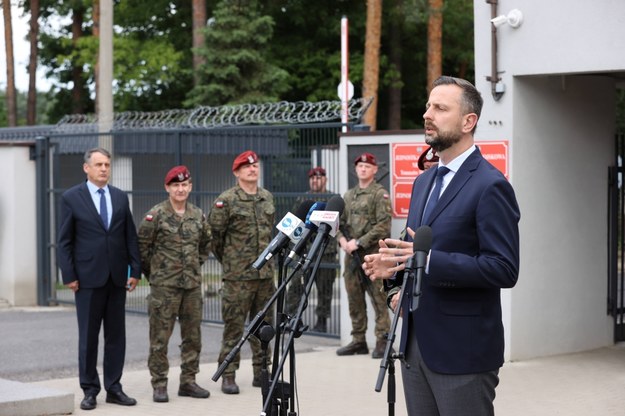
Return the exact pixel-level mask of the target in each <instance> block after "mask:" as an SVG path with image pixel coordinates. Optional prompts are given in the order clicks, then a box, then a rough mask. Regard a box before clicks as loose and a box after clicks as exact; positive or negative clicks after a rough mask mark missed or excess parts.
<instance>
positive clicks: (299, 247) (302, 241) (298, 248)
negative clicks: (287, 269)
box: [284, 201, 326, 266]
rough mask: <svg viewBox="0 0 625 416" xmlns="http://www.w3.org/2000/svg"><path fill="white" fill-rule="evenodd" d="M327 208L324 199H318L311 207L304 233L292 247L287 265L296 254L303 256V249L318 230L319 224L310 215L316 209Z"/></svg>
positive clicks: (285, 263) (322, 209) (286, 261)
mask: <svg viewBox="0 0 625 416" xmlns="http://www.w3.org/2000/svg"><path fill="white" fill-rule="evenodd" d="M325 209H326V203H325V202H323V201H317V202H315V203H314V204H313V205H312V206H311V207H310V210H308V214H307V215H306V222H305V223H304V232H302V235H301V236H300V238H299V240H298V241H297V242H296V243H295V245H294V246H293V248H292V249H291V252H290V253H289V256H288V257H287V259H286V260H285V262H284V265H285V266H288V265H289V264H290V263H291V261H293V258H294V257H295V256H300V257H301V255H302V251H303V250H304V247H306V244H307V243H308V240H310V239H311V238H312V235H313V234H314V233H316V232H317V225H316V224H314V223H312V222H311V221H310V217H311V215H312V213H313V212H314V211H324V210H325Z"/></svg>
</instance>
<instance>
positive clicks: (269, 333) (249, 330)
mask: <svg viewBox="0 0 625 416" xmlns="http://www.w3.org/2000/svg"><path fill="white" fill-rule="evenodd" d="M277 263H278V267H279V269H278V282H279V286H278V288H277V289H276V291H275V292H274V294H273V295H272V296H271V298H270V299H269V300H268V301H267V303H266V304H265V305H264V306H263V308H262V310H260V311H259V312H258V313H257V314H256V316H255V317H254V319H252V321H251V322H250V323H249V324H248V326H247V327H246V328H245V331H244V332H243V336H242V337H241V339H240V340H239V342H237V345H235V347H234V348H233V349H232V350H231V351H230V353H228V355H227V356H226V358H224V360H223V362H222V363H221V364H220V365H219V368H218V369H217V371H215V373H214V374H213V377H212V380H213V381H217V380H219V377H221V375H222V374H223V373H224V371H225V370H226V367H228V365H229V364H230V362H232V360H233V359H234V357H236V355H237V354H238V353H239V352H240V351H241V348H242V347H243V344H245V341H247V340H248V339H249V337H250V335H252V334H253V335H255V336H256V337H257V338H258V339H259V340H260V341H261V347H262V350H263V358H264V359H263V367H262V368H261V391H262V394H263V403H267V402H268V400H267V397H270V398H271V399H274V398H273V397H271V396H268V395H267V394H268V390H267V385H268V384H269V374H268V373H269V372H268V370H267V359H266V356H267V348H268V345H269V341H271V339H272V338H273V337H274V335H275V334H278V336H279V334H280V332H279V330H278V329H276V330H274V329H273V328H272V327H271V325H270V324H269V323H267V322H265V321H264V319H265V317H266V316H267V312H268V311H269V309H270V308H271V306H272V305H273V303H274V302H275V301H276V300H278V299H279V303H278V310H279V311H280V315H282V303H283V299H284V291H285V289H286V286H287V284H288V283H289V281H290V280H291V279H292V277H293V275H294V274H295V273H296V272H297V271H299V269H300V268H301V265H299V264H298V265H297V266H296V267H295V269H294V270H293V272H292V273H291V275H289V276H288V277H287V278H286V279H285V280H284V281H282V265H283V264H284V253H283V251H282V250H281V251H280V252H279V253H278V256H277ZM280 315H279V316H280ZM277 327H279V325H278V326H277ZM275 349H276V350H277V349H278V343H277V342H276V343H275ZM274 374H275V373H274ZM274 384H276V383H275V381H274V383H273V384H272V387H273V385H274ZM273 390H275V387H273V388H272V390H271V392H273ZM281 390H284V389H281ZM281 399H282V400H278V402H279V403H280V404H281V403H282V401H283V400H284V398H283V397H281ZM276 400H277V399H276Z"/></svg>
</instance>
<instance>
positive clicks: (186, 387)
mask: <svg viewBox="0 0 625 416" xmlns="http://www.w3.org/2000/svg"><path fill="white" fill-rule="evenodd" d="M210 395H211V394H210V392H209V391H208V390H206V389H203V388H201V387H200V386H198V385H197V383H188V384H181V385H180V387H179V388H178V396H186V397H195V398H196V399H206V398H208V396H210Z"/></svg>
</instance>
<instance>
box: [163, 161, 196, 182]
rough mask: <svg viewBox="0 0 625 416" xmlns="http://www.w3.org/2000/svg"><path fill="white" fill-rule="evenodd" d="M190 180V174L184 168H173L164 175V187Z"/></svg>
mask: <svg viewBox="0 0 625 416" xmlns="http://www.w3.org/2000/svg"><path fill="white" fill-rule="evenodd" d="M189 178H191V173H190V172H189V169H187V167H186V166H184V165H180V166H174V167H173V168H171V169H170V170H169V172H167V175H165V185H169V184H170V183H172V182H184V181H186V180H188V179H189Z"/></svg>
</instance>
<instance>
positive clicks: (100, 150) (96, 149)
mask: <svg viewBox="0 0 625 416" xmlns="http://www.w3.org/2000/svg"><path fill="white" fill-rule="evenodd" d="M94 153H102V154H103V155H104V156H106V157H108V158H109V159H110V158H111V153H110V152H109V151H108V150H106V149H104V148H102V147H94V148H92V149H89V150H87V151H86V152H85V156H84V157H83V159H84V161H85V163H86V164H89V162H90V161H91V155H92V154H94Z"/></svg>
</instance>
